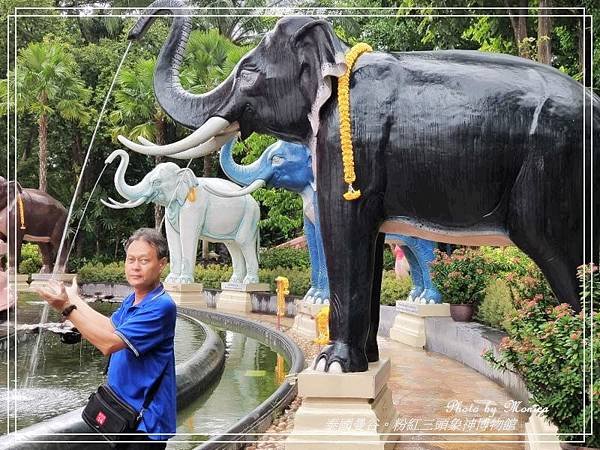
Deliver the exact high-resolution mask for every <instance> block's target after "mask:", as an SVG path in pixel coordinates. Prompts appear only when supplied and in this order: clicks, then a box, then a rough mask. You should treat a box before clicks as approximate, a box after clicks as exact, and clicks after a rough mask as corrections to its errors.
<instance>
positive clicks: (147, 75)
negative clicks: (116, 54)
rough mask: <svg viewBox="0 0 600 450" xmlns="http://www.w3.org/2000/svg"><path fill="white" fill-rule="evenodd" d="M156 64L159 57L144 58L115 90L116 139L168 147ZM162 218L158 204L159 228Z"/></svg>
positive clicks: (122, 77) (121, 78)
mask: <svg viewBox="0 0 600 450" xmlns="http://www.w3.org/2000/svg"><path fill="white" fill-rule="evenodd" d="M155 65H156V58H150V59H141V60H138V61H137V62H136V63H135V64H134V66H133V67H132V68H128V69H122V71H121V73H120V74H119V88H118V90H116V91H115V100H116V104H117V107H118V109H117V110H115V111H114V112H112V113H111V116H110V118H111V121H112V123H113V124H114V125H115V126H114V127H113V129H112V132H113V136H114V137H116V136H117V135H118V134H126V135H129V136H132V137H134V138H137V137H139V136H141V137H144V138H146V139H149V140H151V141H153V142H156V144H158V145H163V144H166V133H167V126H168V123H169V119H168V117H167V115H166V114H165V112H164V111H163V110H162V109H161V107H160V106H159V105H158V103H157V102H156V99H155V98H154V87H153V84H152V80H153V77H154V66H155ZM133 124H136V125H133ZM161 161H162V157H161V156H155V157H154V163H155V164H159V163H160V162H161ZM162 217H163V211H162V207H161V206H159V205H157V204H155V205H154V226H155V228H159V227H160V223H161V222H162Z"/></svg>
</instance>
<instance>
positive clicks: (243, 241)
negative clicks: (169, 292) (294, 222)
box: [101, 150, 260, 284]
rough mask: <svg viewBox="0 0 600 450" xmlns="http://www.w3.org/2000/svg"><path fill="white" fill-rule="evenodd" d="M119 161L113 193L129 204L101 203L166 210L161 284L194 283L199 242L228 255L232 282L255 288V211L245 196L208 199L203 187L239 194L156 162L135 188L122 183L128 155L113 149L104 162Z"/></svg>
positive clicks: (231, 187) (230, 187) (227, 184)
mask: <svg viewBox="0 0 600 450" xmlns="http://www.w3.org/2000/svg"><path fill="white" fill-rule="evenodd" d="M117 157H121V163H120V164H119V167H118V168H117V171H116V172H115V179H114V180H115V187H116V189H117V192H118V193H119V194H121V195H122V196H123V197H124V198H126V199H127V200H128V202H126V203H119V202H117V201H115V200H113V199H111V198H109V202H107V201H104V200H101V201H102V203H103V204H104V205H106V206H108V207H110V208H114V209H122V208H135V207H136V206H139V205H142V204H144V203H149V202H153V203H156V204H158V205H161V206H164V207H165V215H166V220H165V229H166V232H167V241H168V244H169V254H170V259H171V263H170V265H171V272H170V273H169V275H168V276H167V278H166V280H165V282H167V283H180V284H187V283H193V282H194V266H195V262H196V252H197V249H198V239H206V240H208V241H210V242H222V243H223V244H225V246H226V247H227V250H229V253H230V255H231V261H232V266H233V275H232V276H231V279H230V280H229V282H231V283H243V284H250V283H258V246H259V231H258V221H259V219H260V208H259V206H258V203H257V202H256V200H254V199H253V198H252V196H250V195H244V196H241V197H239V198H232V199H227V198H223V197H218V196H215V195H212V194H211V193H209V192H208V189H207V188H208V187H209V186H210V187H212V188H215V189H216V188H218V189H219V190H221V191H224V192H231V191H234V190H237V189H238V186H237V185H236V184H234V183H232V182H231V181H227V180H223V179H221V178H196V176H195V175H194V173H193V172H192V170H191V169H181V168H180V167H179V166H178V165H177V164H175V163H172V162H166V163H160V164H158V165H157V166H156V167H155V168H154V169H152V170H151V171H150V172H149V173H147V174H146V176H145V177H144V179H143V180H142V181H140V182H139V183H138V184H136V185H134V186H132V185H129V184H127V183H126V182H125V171H126V170H127V166H128V164H129V155H128V154H127V152H125V151H123V150H115V151H114V152H113V153H111V154H110V155H109V157H108V158H107V159H106V164H110V163H111V162H112V161H114V160H115V158H117Z"/></svg>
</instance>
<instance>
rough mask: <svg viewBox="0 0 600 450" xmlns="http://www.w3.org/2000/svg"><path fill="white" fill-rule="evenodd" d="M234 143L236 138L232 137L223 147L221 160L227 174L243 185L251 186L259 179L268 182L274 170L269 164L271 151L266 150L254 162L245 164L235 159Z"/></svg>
mask: <svg viewBox="0 0 600 450" xmlns="http://www.w3.org/2000/svg"><path fill="white" fill-rule="evenodd" d="M234 145H235V139H232V140H231V141H229V142H228V143H227V144H225V145H224V146H223V148H222V149H221V154H220V156H219V162H220V164H221V168H222V169H223V172H225V175H227V176H228V177H229V178H230V179H231V180H232V181H233V182H235V183H237V184H241V185H242V186H249V185H251V184H252V183H254V182H256V181H258V180H262V181H263V182H264V183H266V182H268V181H269V179H270V178H271V176H272V175H273V170H272V168H271V167H270V165H269V152H264V153H263V154H262V155H261V156H260V158H258V159H257V160H256V161H254V162H253V163H252V164H250V165H247V166H243V165H239V164H237V163H236V162H235V161H234V160H233V156H232V154H231V153H232V150H233V146H234ZM264 183H263V184H264Z"/></svg>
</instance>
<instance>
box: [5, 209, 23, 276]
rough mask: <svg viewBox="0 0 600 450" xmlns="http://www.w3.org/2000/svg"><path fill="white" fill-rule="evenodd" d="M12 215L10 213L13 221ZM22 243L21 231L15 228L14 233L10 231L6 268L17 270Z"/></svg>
mask: <svg viewBox="0 0 600 450" xmlns="http://www.w3.org/2000/svg"><path fill="white" fill-rule="evenodd" d="M13 220H14V215H12V214H11V221H10V222H9V223H14V222H13ZM22 245H23V233H21V232H20V231H18V230H17V232H16V233H10V238H9V239H8V252H7V265H8V269H9V270H11V271H15V272H17V271H18V270H19V263H20V262H21V246H22Z"/></svg>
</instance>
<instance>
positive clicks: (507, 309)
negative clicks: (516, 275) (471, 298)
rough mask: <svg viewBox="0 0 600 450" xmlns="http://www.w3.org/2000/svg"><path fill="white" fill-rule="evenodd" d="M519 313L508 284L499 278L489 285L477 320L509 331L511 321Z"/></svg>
mask: <svg viewBox="0 0 600 450" xmlns="http://www.w3.org/2000/svg"><path fill="white" fill-rule="evenodd" d="M516 313H517V310H516V308H515V306H514V304H513V299H512V294H511V290H510V287H509V285H508V283H507V282H506V281H504V280H502V279H500V278H497V279H495V280H493V281H491V282H490V284H488V286H487V287H486V289H485V295H484V298H483V301H482V302H481V305H479V309H478V311H477V317H476V319H477V320H478V321H479V322H481V323H483V324H485V325H489V326H490V327H494V328H500V329H502V330H505V331H506V330H507V329H508V325H509V321H510V319H511V318H512V317H514V315H515V314H516Z"/></svg>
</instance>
